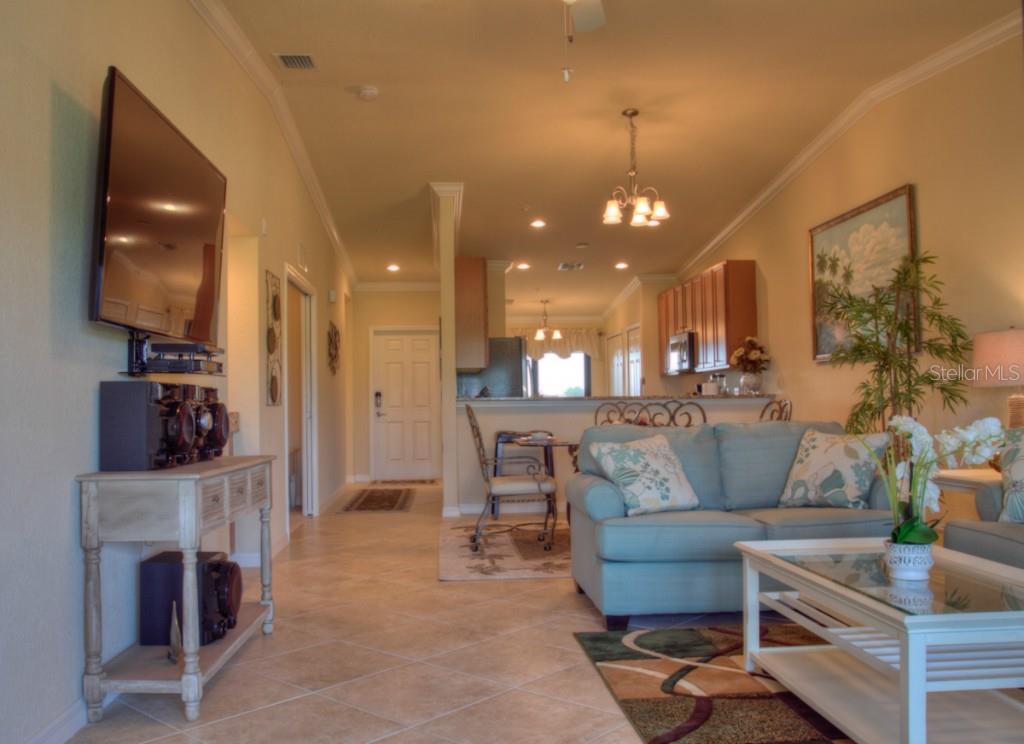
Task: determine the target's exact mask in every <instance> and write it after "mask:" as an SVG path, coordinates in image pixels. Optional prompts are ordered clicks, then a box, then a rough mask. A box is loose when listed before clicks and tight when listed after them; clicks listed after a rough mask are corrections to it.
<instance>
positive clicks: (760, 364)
mask: <svg viewBox="0 0 1024 744" xmlns="http://www.w3.org/2000/svg"><path fill="white" fill-rule="evenodd" d="M771 360H772V358H771V357H770V356H769V355H768V349H766V348H765V346H764V344H762V343H761V342H760V341H758V340H757V338H756V337H754V336H747V337H746V338H745V339H744V340H743V345H742V346H741V347H739V348H738V349H736V350H735V351H734V352H733V353H732V356H730V357H729V364H730V366H733V367H739V368H740V371H742V372H746V373H753V374H761V373H762V372H764V371H765V370H766V369H768V364H769V362H771Z"/></svg>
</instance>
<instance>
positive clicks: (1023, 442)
mask: <svg viewBox="0 0 1024 744" xmlns="http://www.w3.org/2000/svg"><path fill="white" fill-rule="evenodd" d="M999 467H1000V468H1001V469H1002V471H1003V511H1002V513H1001V514H1000V515H999V521H1000V522H1024V429H1010V430H1009V431H1007V432H1006V446H1005V447H1003V451H1002V452H1000V454H999Z"/></svg>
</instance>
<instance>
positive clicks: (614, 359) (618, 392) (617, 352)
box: [605, 333, 626, 398]
mask: <svg viewBox="0 0 1024 744" xmlns="http://www.w3.org/2000/svg"><path fill="white" fill-rule="evenodd" d="M607 344H608V347H607V350H606V354H605V356H606V358H607V359H608V392H609V393H610V394H611V395H613V396H615V397H616V398H619V397H622V396H623V395H625V394H626V347H625V346H624V345H623V343H622V334H621V333H616V334H615V335H614V336H609V337H608V341H607Z"/></svg>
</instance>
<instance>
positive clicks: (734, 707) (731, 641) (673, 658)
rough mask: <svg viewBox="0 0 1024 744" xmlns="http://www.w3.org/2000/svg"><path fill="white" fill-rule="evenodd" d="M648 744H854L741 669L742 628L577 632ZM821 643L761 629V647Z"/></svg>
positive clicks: (774, 685)
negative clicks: (676, 743) (672, 743)
mask: <svg viewBox="0 0 1024 744" xmlns="http://www.w3.org/2000/svg"><path fill="white" fill-rule="evenodd" d="M576 639H577V640H578V641H579V643H580V645H581V646H582V647H583V650H584V651H585V652H586V653H587V656H589V657H590V660H591V662H593V664H594V666H595V667H596V668H597V671H598V673H600V675H601V677H602V679H603V680H604V683H605V684H606V685H607V686H608V689H609V690H610V691H611V693H612V696H613V697H614V698H615V700H616V702H618V704H619V707H621V708H622V711H623V713H625V714H626V717H627V718H628V719H629V722H630V723H631V724H632V725H633V728H634V729H636V732H637V734H638V735H639V736H640V739H641V741H643V742H645V744H671V742H684V743H685V744H770V743H772V742H774V743H775V744H782V743H783V742H785V743H786V744H798V743H803V744H811V743H812V742H813V744H837V743H838V742H843V743H844V744H852V741H851V740H850V739H848V738H846V736H845V735H844V734H843V732H842V731H840V730H839V729H837V728H836V727H835V726H833V725H832V724H831V723H829V722H828V721H827V720H826V719H825V718H823V717H821V716H820V715H818V714H817V713H816V712H815V711H814V710H813V709H812V708H810V707H809V706H808V705H806V704H805V703H804V702H803V701H801V700H800V699H799V698H798V697H796V696H795V695H794V694H793V693H791V692H789V691H788V690H786V688H785V687H783V686H782V685H781V684H779V683H778V682H776V681H775V680H774V679H772V678H771V677H768V676H767V675H764V674H760V673H756V674H749V673H747V672H745V671H744V670H743V628H742V627H741V626H738V625H725V626H720V627H710V628H663V629H659V630H632V631H621V632H612V633H577V634H576ZM820 643H821V640H820V639H818V638H816V637H815V636H813V635H811V634H809V633H808V632H806V631H805V630H803V629H802V628H801V627H800V626H799V625H794V624H791V623H767V624H764V625H762V627H761V645H762V646H802V645H809V644H820Z"/></svg>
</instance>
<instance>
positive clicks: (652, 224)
mask: <svg viewBox="0 0 1024 744" xmlns="http://www.w3.org/2000/svg"><path fill="white" fill-rule="evenodd" d="M660 224H661V222H660V221H658V220H647V227H657V226H658V225H660Z"/></svg>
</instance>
